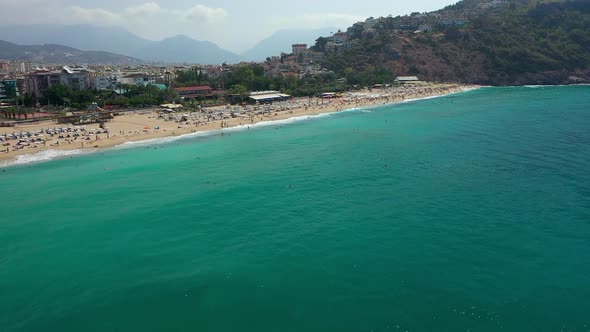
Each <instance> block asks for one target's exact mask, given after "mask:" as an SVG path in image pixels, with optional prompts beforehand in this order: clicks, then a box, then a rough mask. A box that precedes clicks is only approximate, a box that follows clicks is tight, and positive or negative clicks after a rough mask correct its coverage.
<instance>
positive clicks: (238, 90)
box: [229, 84, 249, 96]
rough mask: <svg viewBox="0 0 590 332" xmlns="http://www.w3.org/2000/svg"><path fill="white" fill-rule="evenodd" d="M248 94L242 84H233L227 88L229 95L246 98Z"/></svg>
mask: <svg viewBox="0 0 590 332" xmlns="http://www.w3.org/2000/svg"><path fill="white" fill-rule="evenodd" d="M248 92H249V91H248V88H246V86H244V85H243V84H234V85H232V86H231V88H229V94H230V95H236V96H246V95H248Z"/></svg>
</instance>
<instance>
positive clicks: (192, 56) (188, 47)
mask: <svg viewBox="0 0 590 332" xmlns="http://www.w3.org/2000/svg"><path fill="white" fill-rule="evenodd" d="M131 54H133V55H135V56H137V57H138V58H141V59H145V60H151V61H163V62H177V63H178V62H187V63H200V64H221V63H223V62H227V63H237V62H240V61H241V60H242V59H241V57H240V56H239V55H237V54H235V53H232V52H230V51H227V50H224V49H222V48H220V47H219V46H217V45H215V44H213V43H211V42H208V41H198V40H194V39H192V38H189V37H187V36H184V35H178V36H174V37H171V38H166V39H164V40H162V41H159V42H151V43H149V44H147V45H145V46H144V47H142V48H139V49H137V50H135V51H134V52H133V53H131Z"/></svg>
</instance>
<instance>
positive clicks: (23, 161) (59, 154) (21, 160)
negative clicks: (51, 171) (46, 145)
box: [0, 149, 92, 167]
mask: <svg viewBox="0 0 590 332" xmlns="http://www.w3.org/2000/svg"><path fill="white" fill-rule="evenodd" d="M90 152H92V151H89V150H80V149H76V150H54V149H49V150H45V151H40V152H36V153H31V154H24V155H20V156H17V157H16V158H15V159H14V160H11V161H6V162H4V163H2V164H0V167H8V166H16V165H27V164H33V163H38V162H42V161H49V160H53V159H59V158H64V157H67V156H74V155H80V154H85V153H90Z"/></svg>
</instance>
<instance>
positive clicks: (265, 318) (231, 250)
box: [0, 86, 590, 331]
mask: <svg viewBox="0 0 590 332" xmlns="http://www.w3.org/2000/svg"><path fill="white" fill-rule="evenodd" d="M588 105H590V87H587V86H574V87H539V88H526V87H521V88H484V89H481V90H477V91H471V92H468V93H465V94H461V95H453V96H448V97H442V98H437V99H432V100H424V101H418V102H416V103H406V104H400V105H394V106H386V107H380V108H376V109H372V112H361V111H359V110H357V111H353V112H343V113H337V114H332V115H330V116H324V117H321V118H317V119H312V120H310V121H299V122H295V123H279V124H275V125H272V126H266V127H261V128H252V129H251V130H242V131H232V132H229V133H226V134H225V135H224V136H220V135H215V134H213V135H208V136H201V137H192V138H191V137H189V138H185V139H182V140H175V141H171V142H168V143H165V144H160V145H156V144H152V143H153V142H147V143H145V142H144V143H142V144H143V145H139V146H136V147H130V148H124V149H121V148H119V149H113V150H109V151H102V152H99V153H95V154H90V155H83V156H77V157H72V158H70V157H66V159H61V160H55V161H51V162H46V163H38V164H32V165H26V166H15V167H8V168H4V169H2V170H3V171H5V172H2V171H0V183H2V185H1V187H0V188H1V189H0V195H1V196H2V197H3V199H2V200H1V201H0V216H1V218H0V331H105V330H108V331H162V330H167V331H195V330H214V331H236V330H246V331H279V330H280V331H327V330H334V331H398V330H399V331H406V330H407V331H441V330H444V331H460V330H463V331H467V330H470V331H498V330H505V331H556V330H565V331H588V330H590V318H589V317H590V315H588V308H590V173H589V172H588V170H589V169H590V130H589V129H590V114H589V112H590V109H589V107H588ZM145 144H148V145H145Z"/></svg>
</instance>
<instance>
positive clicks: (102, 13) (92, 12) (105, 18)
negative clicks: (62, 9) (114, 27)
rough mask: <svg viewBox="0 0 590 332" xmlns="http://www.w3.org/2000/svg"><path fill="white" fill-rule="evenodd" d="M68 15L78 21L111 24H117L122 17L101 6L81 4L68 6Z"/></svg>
mask: <svg viewBox="0 0 590 332" xmlns="http://www.w3.org/2000/svg"><path fill="white" fill-rule="evenodd" d="M62 15H63V13H62ZM66 15H67V16H69V17H71V18H72V20H73V21H75V22H76V23H92V24H100V25H111V24H117V23H118V22H119V21H120V17H119V16H118V15H116V14H114V13H112V12H110V11H108V10H104V9H100V8H82V7H79V6H72V7H70V8H68V10H67V12H66Z"/></svg>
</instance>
